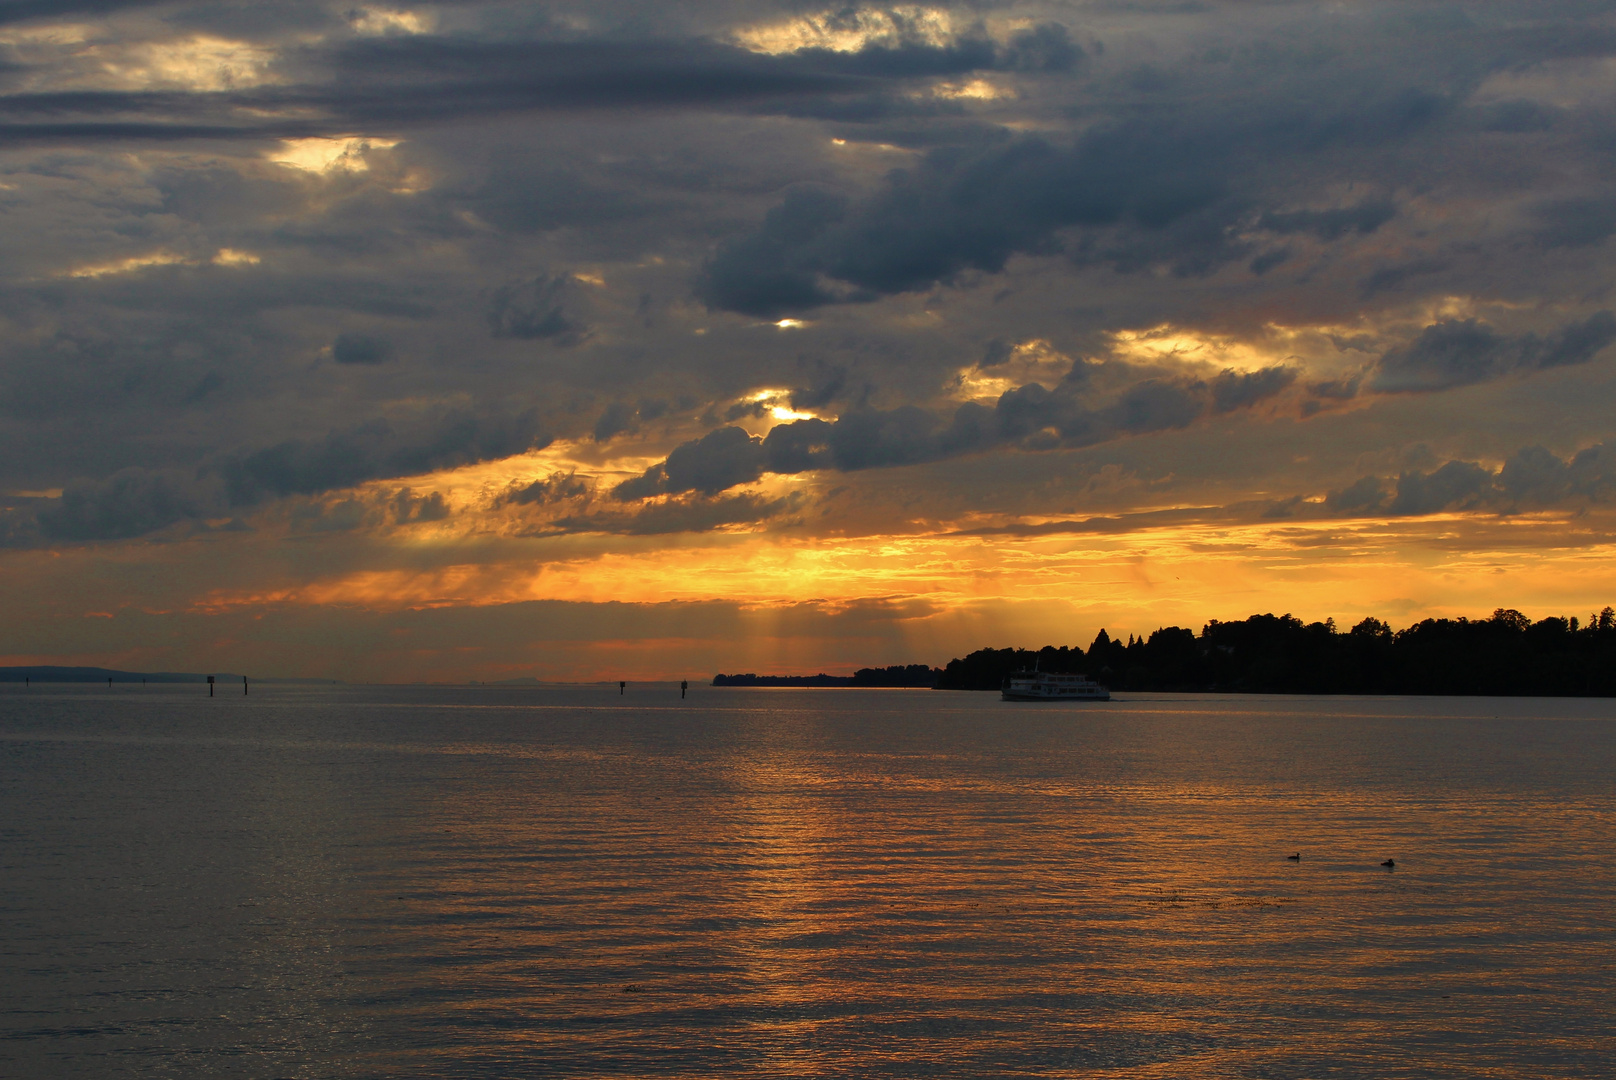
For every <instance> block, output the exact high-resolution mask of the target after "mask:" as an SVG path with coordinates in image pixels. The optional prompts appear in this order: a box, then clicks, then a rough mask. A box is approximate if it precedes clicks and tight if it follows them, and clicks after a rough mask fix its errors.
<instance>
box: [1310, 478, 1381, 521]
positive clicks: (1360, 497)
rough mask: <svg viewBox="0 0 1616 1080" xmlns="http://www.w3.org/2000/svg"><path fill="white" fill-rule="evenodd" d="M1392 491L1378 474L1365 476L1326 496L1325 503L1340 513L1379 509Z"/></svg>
mask: <svg viewBox="0 0 1616 1080" xmlns="http://www.w3.org/2000/svg"><path fill="white" fill-rule="evenodd" d="M1390 494H1391V492H1390V491H1389V490H1388V489H1387V487H1386V484H1385V483H1384V482H1383V481H1382V480H1381V479H1380V477H1378V476H1365V477H1362V478H1360V479H1359V480H1357V481H1356V482H1354V483H1352V484H1350V485H1348V486H1347V487H1345V488H1343V489H1341V490H1340V491H1332V492H1330V494H1329V495H1328V496H1326V497H1325V500H1324V505H1325V506H1326V507H1327V508H1328V509H1330V510H1332V511H1334V512H1336V513H1338V514H1353V513H1360V512H1362V513H1367V512H1372V511H1375V510H1379V509H1380V508H1381V506H1382V504H1383V503H1385V501H1386V497H1387V496H1388V495H1390Z"/></svg>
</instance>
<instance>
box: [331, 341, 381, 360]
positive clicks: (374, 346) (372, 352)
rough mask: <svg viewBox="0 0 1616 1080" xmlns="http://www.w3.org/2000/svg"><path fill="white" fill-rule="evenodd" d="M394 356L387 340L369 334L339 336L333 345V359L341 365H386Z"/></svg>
mask: <svg viewBox="0 0 1616 1080" xmlns="http://www.w3.org/2000/svg"><path fill="white" fill-rule="evenodd" d="M392 355H393V347H392V345H391V343H389V342H388V341H387V339H385V338H379V337H372V336H370V335H369V334H339V335H337V340H336V341H335V342H333V343H332V345H331V359H333V360H335V361H336V362H337V363H339V364H384V363H386V362H387V360H388V359H389V358H390V357H391V356H392Z"/></svg>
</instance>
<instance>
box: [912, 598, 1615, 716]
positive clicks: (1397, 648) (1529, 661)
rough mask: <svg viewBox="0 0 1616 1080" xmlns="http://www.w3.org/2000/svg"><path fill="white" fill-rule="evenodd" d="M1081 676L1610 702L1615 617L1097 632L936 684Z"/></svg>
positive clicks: (979, 660) (1229, 687) (975, 665)
mask: <svg viewBox="0 0 1616 1080" xmlns="http://www.w3.org/2000/svg"><path fill="white" fill-rule="evenodd" d="M1034 664H1036V665H1037V666H1038V668H1039V669H1040V670H1043V671H1056V672H1081V673H1083V674H1085V675H1089V676H1091V677H1093V678H1094V679H1096V680H1098V681H1099V682H1101V683H1103V684H1105V685H1106V686H1108V687H1110V688H1111V689H1113V690H1213V691H1243V692H1248V693H1292V694H1497V695H1515V694H1532V695H1547V696H1590V697H1609V696H1616V612H1613V611H1612V610H1611V609H1610V608H1608V607H1607V608H1605V609H1604V610H1603V611H1601V612H1599V613H1598V614H1596V615H1591V616H1589V618H1588V621H1587V622H1586V623H1582V622H1580V621H1579V620H1578V619H1576V618H1547V619H1542V620H1539V621H1538V622H1532V621H1531V620H1530V619H1528V618H1527V617H1526V616H1524V615H1522V614H1521V613H1520V612H1519V611H1514V610H1508V609H1504V608H1500V609H1498V610H1497V611H1494V612H1493V614H1492V616H1491V617H1490V618H1486V619H1465V618H1459V619H1425V620H1423V621H1422V622H1417V623H1415V624H1414V625H1412V626H1409V627H1407V628H1405V629H1402V630H1395V631H1394V630H1393V629H1392V628H1391V627H1390V626H1388V625H1387V624H1386V623H1384V622H1382V621H1380V620H1379V619H1365V620H1363V621H1362V622H1360V623H1359V624H1358V625H1356V626H1354V627H1353V628H1352V629H1350V630H1347V631H1342V630H1340V629H1338V628H1337V627H1336V625H1335V621H1334V620H1333V619H1332V620H1326V621H1324V622H1315V623H1304V622H1302V620H1300V619H1298V618H1296V617H1295V616H1292V615H1253V616H1251V617H1250V618H1249V619H1244V620H1241V621H1237V622H1218V621H1216V620H1214V621H1212V622H1209V623H1207V624H1206V626H1204V627H1202V629H1201V632H1200V633H1199V634H1196V633H1195V632H1194V631H1193V630H1187V629H1184V628H1183V627H1178V626H1168V627H1163V628H1161V629H1159V630H1157V631H1155V632H1154V633H1152V634H1151V635H1150V636H1149V637H1148V638H1147V637H1137V638H1136V637H1134V636H1132V635H1129V637H1128V640H1127V641H1126V642H1123V641H1121V640H1120V639H1113V638H1111V637H1110V636H1109V635H1108V634H1107V633H1106V632H1105V631H1104V630H1101V631H1100V633H1099V635H1098V636H1097V637H1095V639H1094V641H1093V642H1092V643H1091V644H1090V645H1089V647H1088V648H1087V649H1086V650H1085V649H1083V648H1082V647H1080V646H1075V645H1073V646H1068V645H1063V646H1060V647H1059V648H1056V647H1055V646H1053V645H1046V646H1044V647H1043V648H1042V649H1038V650H1031V649H978V650H977V651H976V652H973V653H971V654H970V655H969V656H965V657H963V658H959V659H954V660H950V661H949V662H948V665H947V666H946V667H944V668H943V670H942V672H941V674H940V675H939V677H938V679H937V686H938V688H939V689H946V690H998V689H999V688H1000V687H1001V686H1002V685H1003V683H1004V679H1005V677H1006V676H1007V675H1009V674H1010V673H1011V672H1012V671H1020V670H1024V669H1029V668H1032V667H1033V666H1034Z"/></svg>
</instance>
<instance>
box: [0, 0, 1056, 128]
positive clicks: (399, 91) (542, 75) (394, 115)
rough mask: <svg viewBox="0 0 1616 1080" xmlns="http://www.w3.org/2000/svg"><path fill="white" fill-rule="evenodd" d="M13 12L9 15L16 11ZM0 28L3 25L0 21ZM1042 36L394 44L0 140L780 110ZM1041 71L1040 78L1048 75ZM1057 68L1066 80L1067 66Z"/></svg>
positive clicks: (87, 100)
mask: <svg viewBox="0 0 1616 1080" xmlns="http://www.w3.org/2000/svg"><path fill="white" fill-rule="evenodd" d="M19 10H20V9H19ZM0 21H4V16H3V15H0ZM1059 33H1060V31H1059V30H1058V28H1055V27H1053V26H1051V27H1047V28H1042V30H1041V32H1034V33H1033V34H1031V35H1030V36H1029V35H1020V36H1018V38H1017V41H1018V42H1019V44H1016V43H1012V45H1011V46H1010V47H1009V48H1008V49H1005V50H1000V49H998V48H996V47H995V46H994V45H993V43H992V42H990V41H987V40H986V39H972V38H962V39H960V40H958V41H955V42H952V43H945V44H922V43H918V42H912V43H900V44H897V45H892V46H888V45H879V44H876V45H870V46H867V47H866V48H864V49H862V50H859V51H857V52H850V53H845V52H835V51H831V50H825V49H804V50H801V51H798V52H795V53H788V54H783V55H776V56H769V55H763V54H759V53H753V52H749V51H747V50H745V49H742V48H739V47H736V46H732V45H728V44H724V43H722V42H717V41H711V40H703V39H694V38H687V39H684V40H679V41H656V40H638V41H629V40H605V39H593V40H591V39H576V38H575V39H573V40H552V39H537V40H534V39H529V40H499V39H492V38H475V37H469V36H447V35H444V36H439V35H430V34H423V35H399V36H384V37H369V38H357V39H348V40H341V41H339V42H338V43H337V44H335V45H328V46H323V47H322V46H306V47H304V48H303V49H301V50H300V51H297V52H296V53H294V54H292V55H290V56H289V57H288V58H286V59H285V60H283V62H282V69H283V71H285V72H286V73H288V74H292V73H295V74H297V75H298V76H301V78H299V79H296V80H293V81H289V82H287V83H284V84H282V85H269V86H261V87H256V88H253V89H250V90H236V91H214V92H210V93H201V94H185V93H169V92H116V91H74V92H55V93H32V94H26V93H25V94H12V95H7V96H5V97H0V115H9V116H10V117H12V118H13V119H11V120H10V121H8V122H0V138H4V139H6V140H8V141H10V142H12V143H13V144H17V143H22V142H40V141H63V140H71V141H78V142H82V141H87V140H93V141H105V140H150V141H174V140H187V139H241V138H251V139H271V138H306V137H311V136H319V135H339V134H342V133H345V132H351V131H354V130H356V129H358V130H375V129H377V128H386V129H398V128H417V127H421V126H423V125H426V124H434V123H443V122H448V121H455V120H463V119H469V118H473V117H496V116H499V115H502V114H508V113H524V112H556V111H563V112H570V111H577V110H623V109H656V110H669V109H675V108H685V109H692V108H695V109H700V108H743V107H744V108H750V109H754V110H760V111H764V112H771V111H773V112H780V111H789V108H790V105H791V103H793V102H800V101H803V100H805V99H815V98H825V97H850V96H853V97H856V96H859V95H868V94H870V93H872V92H878V91H880V89H881V87H882V86H883V85H886V84H891V83H897V84H902V83H904V82H907V81H910V80H914V79H932V78H938V77H944V76H957V75H964V74H967V73H969V72H972V71H977V70H986V69H994V68H1005V69H1006V70H1008V69H1011V68H1015V69H1017V70H1022V69H1025V66H1026V65H1028V64H1031V65H1034V66H1039V65H1043V67H1042V68H1041V70H1059V69H1060V65H1061V63H1062V62H1063V60H1062V58H1063V56H1066V57H1067V58H1069V59H1071V60H1072V62H1075V55H1076V54H1075V53H1072V52H1071V50H1073V49H1075V46H1072V45H1070V43H1069V42H1068V43H1066V50H1067V51H1066V53H1063V51H1062V44H1061V42H1059V40H1058V37H1059ZM1050 65H1054V66H1053V67H1051V66H1050ZM1067 66H1070V64H1068V65H1067Z"/></svg>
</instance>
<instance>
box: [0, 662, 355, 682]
mask: <svg viewBox="0 0 1616 1080" xmlns="http://www.w3.org/2000/svg"><path fill="white" fill-rule="evenodd" d="M212 674H213V677H214V678H215V679H216V680H218V681H219V682H220V683H229V682H240V681H241V674H240V673H239V672H230V671H216V672H213V673H212ZM108 679H111V680H112V681H113V682H114V683H137V682H141V681H142V680H144V681H146V682H149V683H205V682H207V681H208V677H207V675H205V674H198V673H197V672H194V671H119V670H118V669H116V668H103V667H57V666H54V665H51V664H33V665H30V666H28V667H0V683H19V682H24V681H27V682H36V683H104V682H106V681H107V680H108ZM252 681H253V682H255V683H309V684H319V685H327V686H340V685H342V682H341V680H340V679H268V678H259V677H257V676H253V677H252Z"/></svg>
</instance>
